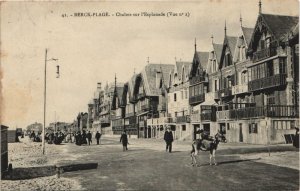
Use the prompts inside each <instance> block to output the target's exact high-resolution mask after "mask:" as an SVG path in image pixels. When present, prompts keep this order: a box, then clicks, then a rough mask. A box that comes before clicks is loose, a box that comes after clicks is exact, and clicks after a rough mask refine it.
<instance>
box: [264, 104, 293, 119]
mask: <svg viewBox="0 0 300 191" xmlns="http://www.w3.org/2000/svg"><path fill="white" fill-rule="evenodd" d="M266 116H267V117H299V107H298V106H294V105H293V106H289V105H287V106H281V105H269V106H266Z"/></svg>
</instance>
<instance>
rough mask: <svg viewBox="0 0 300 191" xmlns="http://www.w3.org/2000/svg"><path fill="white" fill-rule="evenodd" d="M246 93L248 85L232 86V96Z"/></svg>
mask: <svg viewBox="0 0 300 191" xmlns="http://www.w3.org/2000/svg"><path fill="white" fill-rule="evenodd" d="M247 92H248V84H241V85H236V86H232V94H233V95H236V94H242V93H247Z"/></svg>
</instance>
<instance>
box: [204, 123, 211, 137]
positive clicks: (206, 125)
mask: <svg viewBox="0 0 300 191" xmlns="http://www.w3.org/2000/svg"><path fill="white" fill-rule="evenodd" d="M203 130H204V131H205V132H208V134H209V135H210V124H203Z"/></svg>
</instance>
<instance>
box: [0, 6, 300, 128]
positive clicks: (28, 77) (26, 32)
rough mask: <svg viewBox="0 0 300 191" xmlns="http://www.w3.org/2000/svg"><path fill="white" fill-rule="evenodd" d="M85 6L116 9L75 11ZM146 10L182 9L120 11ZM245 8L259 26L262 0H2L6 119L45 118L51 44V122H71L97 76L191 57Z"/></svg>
mask: <svg viewBox="0 0 300 191" xmlns="http://www.w3.org/2000/svg"><path fill="white" fill-rule="evenodd" d="M86 12H91V13H102V12H107V13H108V14H109V15H110V16H109V17H103V16H102V17H74V16H73V17H72V16H71V15H74V13H86ZM141 12H149V13H151V12H153V13H164V14H167V13H169V12H172V13H178V15H179V14H180V13H183V15H184V16H170V17H167V16H164V17H163V16H153V17H150V18H149V17H146V16H116V14H117V13H121V14H124V13H126V14H134V13H141ZM262 12H263V13H269V14H280V15H293V16H298V12H299V4H298V1H297V0H262ZM62 15H68V17H62ZM187 15H188V16H187ZM240 15H241V16H242V19H243V26H245V27H254V25H255V22H256V19H257V15H258V0H257V1H256V0H243V1H240V0H202V1H187V2H180V1H175V2H159V1H152V2H74V1H73V2H4V3H1V34H0V38H1V47H0V48H1V57H0V58H1V60H0V61H1V73H0V74H1V76H2V80H1V83H2V89H1V94H2V99H1V108H0V109H1V116H0V117H1V123H2V124H4V125H7V126H9V127H10V128H12V129H13V128H16V127H22V128H26V126H27V125H29V124H31V123H34V122H41V123H42V122H43V108H44V105H43V95H44V94H43V93H44V64H45V49H46V48H47V49H48V59H51V58H57V59H58V61H57V62H55V61H48V62H47V113H46V124H48V123H50V122H53V121H55V119H56V121H65V122H72V121H73V120H74V119H76V116H77V114H78V113H79V112H87V104H88V102H89V101H90V100H91V99H92V97H93V95H94V91H95V90H96V86H97V82H102V84H103V86H104V85H105V84H106V83H107V82H108V83H110V82H113V81H114V76H115V73H116V75H117V81H118V82H126V81H128V80H129V78H130V77H131V76H132V74H133V73H134V71H136V72H139V71H141V70H142V68H143V67H144V66H145V65H146V64H147V57H149V62H150V63H162V64H175V58H176V59H177V60H182V61H192V59H193V54H194V41H195V38H196V39H197V40H196V42H197V51H208V50H209V48H210V45H211V38H210V37H211V35H213V36H214V42H215V43H222V42H223V38H224V23H225V20H226V23H227V34H228V35H230V36H236V35H237V34H238V32H239V26H240V22H239V20H240ZM56 65H59V66H60V78H56ZM55 116H56V117H55Z"/></svg>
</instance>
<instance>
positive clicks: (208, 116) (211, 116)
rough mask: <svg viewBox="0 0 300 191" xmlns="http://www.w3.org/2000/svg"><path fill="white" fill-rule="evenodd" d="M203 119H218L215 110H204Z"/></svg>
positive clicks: (201, 116) (201, 115)
mask: <svg viewBox="0 0 300 191" xmlns="http://www.w3.org/2000/svg"><path fill="white" fill-rule="evenodd" d="M200 118H201V121H216V113H215V112H202V113H201V114H200Z"/></svg>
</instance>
